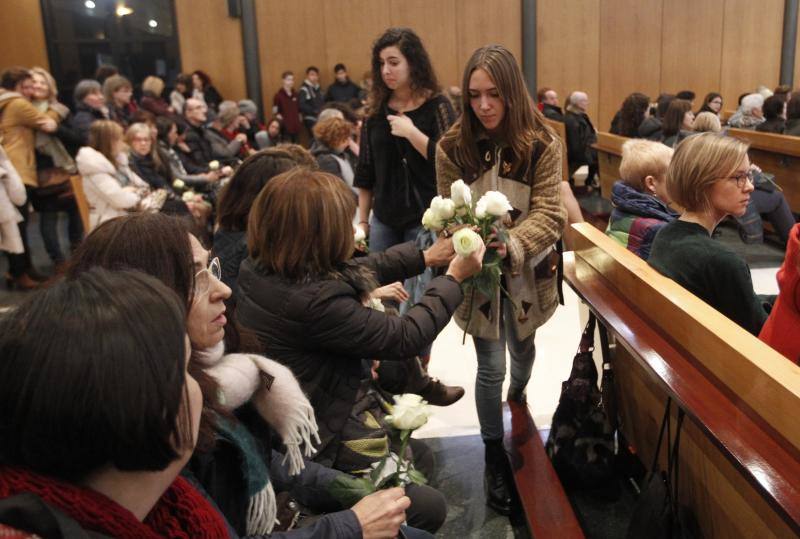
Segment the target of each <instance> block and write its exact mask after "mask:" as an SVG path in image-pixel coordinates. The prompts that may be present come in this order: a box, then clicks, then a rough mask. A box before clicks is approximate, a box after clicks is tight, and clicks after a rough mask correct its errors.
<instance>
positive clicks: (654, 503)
mask: <svg viewBox="0 0 800 539" xmlns="http://www.w3.org/2000/svg"><path fill="white" fill-rule="evenodd" d="M671 404H672V399H671V398H667V404H666V407H665V409H664V419H663V420H662V421H661V429H660V430H659V433H658V442H657V446H656V452H655V456H654V457H653V464H652V466H651V467H650V473H649V474H648V475H647V479H646V480H645V483H644V486H643V488H642V492H641V494H640V496H639V500H638V501H637V502H636V507H635V508H634V510H633V515H632V516H631V521H630V524H629V525H628V533H627V535H626V537H627V538H628V539H639V538H640V537H647V538H648V539H679V538H680V539H694V538H699V537H702V534H701V532H700V527H699V525H698V524H697V520H696V519H695V517H694V515H693V514H692V513H691V511H689V509H688V508H686V507H683V506H681V505H680V504H679V503H678V477H679V474H678V450H679V448H680V441H681V427H682V425H683V419H684V416H685V413H684V411H683V410H681V409H680V408H678V424H677V427H676V429H675V440H674V442H672V444H671V446H670V448H669V453H668V454H667V470H666V472H665V471H663V470H661V469H659V467H658V457H659V455H660V454H661V442H662V441H663V439H664V432H665V431H666V433H667V445H670V443H669V441H670V438H671V433H670V410H671Z"/></svg>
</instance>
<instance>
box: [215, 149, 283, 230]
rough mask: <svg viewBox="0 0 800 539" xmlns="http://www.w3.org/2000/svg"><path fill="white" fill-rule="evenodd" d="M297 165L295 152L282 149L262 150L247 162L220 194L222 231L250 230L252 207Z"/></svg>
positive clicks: (218, 214) (218, 216) (218, 223)
mask: <svg viewBox="0 0 800 539" xmlns="http://www.w3.org/2000/svg"><path fill="white" fill-rule="evenodd" d="M297 165H298V163H297V161H296V160H295V158H294V156H293V155H292V153H291V152H289V151H287V150H286V149H285V148H278V147H275V148H267V149H266V150H261V151H260V152H258V153H255V154H253V155H251V156H250V157H248V158H247V159H245V160H244V162H243V163H242V164H241V165H240V166H239V168H238V169H236V174H234V175H233V178H231V181H229V182H228V184H227V185H225V187H223V188H222V190H221V191H220V194H219V199H218V202H217V225H219V228H220V229H221V230H226V231H229V232H234V231H240V232H243V231H245V230H247V216H248V215H249V214H250V208H251V207H252V206H253V201H254V200H255V199H256V197H257V196H258V194H259V193H260V192H261V189H263V188H264V185H266V183H267V182H268V181H269V180H271V179H272V178H273V177H275V176H277V175H278V174H280V173H281V172H286V171H287V170H289V169H290V168H292V167H295V166H297Z"/></svg>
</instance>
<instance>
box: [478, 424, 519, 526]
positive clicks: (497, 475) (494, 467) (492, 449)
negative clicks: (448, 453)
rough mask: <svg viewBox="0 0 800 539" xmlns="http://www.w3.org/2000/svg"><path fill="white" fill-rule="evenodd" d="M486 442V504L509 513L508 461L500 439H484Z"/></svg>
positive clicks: (504, 513) (484, 481)
mask: <svg viewBox="0 0 800 539" xmlns="http://www.w3.org/2000/svg"><path fill="white" fill-rule="evenodd" d="M484 443H485V444H486V469H485V470H484V473H483V485H484V490H485V492H486V505H488V506H489V507H490V508H491V509H493V510H494V511H495V512H496V513H499V514H501V515H506V516H508V515H510V514H511V503H512V499H511V489H510V487H509V479H510V478H509V475H510V473H509V470H508V461H507V460H506V454H505V450H504V449H503V444H502V442H501V441H500V440H497V441H490V440H484Z"/></svg>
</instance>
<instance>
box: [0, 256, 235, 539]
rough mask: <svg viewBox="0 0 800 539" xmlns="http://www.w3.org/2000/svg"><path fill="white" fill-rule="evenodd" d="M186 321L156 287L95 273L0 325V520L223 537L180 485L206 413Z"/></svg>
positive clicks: (31, 302) (199, 499)
mask: <svg viewBox="0 0 800 539" xmlns="http://www.w3.org/2000/svg"><path fill="white" fill-rule="evenodd" d="M184 319H185V309H184V305H183V302H182V301H181V300H180V299H179V298H178V297H177V296H176V295H175V293H174V292H172V291H171V290H169V289H168V288H167V287H166V286H164V284H162V283H161V282H159V281H158V280H156V279H154V278H153V277H149V276H147V275H143V274H141V273H139V272H134V271H123V272H114V273H112V272H109V271H107V270H103V269H93V270H91V271H87V272H86V273H84V274H83V275H81V276H78V277H77V278H75V279H72V280H69V281H61V282H58V283H56V284H55V285H53V286H51V287H50V288H48V289H46V290H44V291H42V292H40V293H38V294H35V295H33V296H31V297H30V298H29V299H28V300H26V301H25V302H23V303H22V304H21V305H19V306H17V307H16V308H14V309H13V310H11V311H10V312H9V313H5V314H4V315H3V317H2V319H0V328H2V329H0V355H2V357H3V361H2V362H0V405H1V406H2V409H3V410H5V412H4V414H3V419H2V421H1V422H0V462H2V466H0V500H2V501H0V522H12V523H13V525H14V526H15V527H16V528H21V529H22V530H23V531H26V532H30V533H36V534H38V535H41V536H55V535H57V536H59V537H62V536H63V537H67V536H69V537H72V536H75V535H76V533H79V530H85V533H88V534H90V535H94V534H102V535H103V536H111V537H121V538H134V537H163V536H185V537H209V538H210V537H227V536H228V530H227V528H226V525H225V522H224V519H223V518H222V517H221V515H220V514H219V513H218V512H217V510H216V509H215V508H214V507H213V506H212V505H211V504H210V503H209V502H208V501H207V500H206V498H205V497H204V496H203V495H201V494H200V493H199V492H198V491H197V490H196V489H195V488H194V487H193V486H192V485H191V483H190V482H189V481H187V480H186V479H184V478H183V477H179V473H180V471H181V469H182V468H183V467H184V465H185V464H186V463H187V461H188V460H189V458H190V457H191V455H192V451H193V448H194V446H195V443H196V442H197V437H198V427H199V425H200V413H201V410H202V395H201V391H200V388H199V387H198V384H197V382H196V381H195V380H194V379H193V378H192V376H191V375H190V374H188V373H187V371H186V368H187V364H188V363H189V353H190V349H189V348H188V346H187V340H186V326H185V322H184ZM76 320H80V326H76V324H75V322H76ZM87 335H88V336H91V338H88V339H87V338H86V337H87ZM143 338H144V339H146V341H143V340H142V339H143ZM23 403H24V405H23ZM9 519H12V520H9ZM54 528H55V529H54ZM81 536H83V534H81ZM86 536H88V535H86Z"/></svg>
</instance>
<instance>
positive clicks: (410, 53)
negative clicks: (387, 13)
mask: <svg viewBox="0 0 800 539" xmlns="http://www.w3.org/2000/svg"><path fill="white" fill-rule="evenodd" d="M386 47H397V48H398V49H399V50H400V52H401V53H402V55H403V56H405V58H406V61H407V62H408V71H409V78H410V79H411V91H412V92H413V93H414V94H415V95H417V96H425V97H430V96H433V95H436V94H438V93H439V92H440V91H441V89H440V88H439V81H438V80H437V78H436V73H435V72H434V71H433V65H432V64H431V59H430V57H429V56H428V51H426V50H425V46H424V45H423V44H422V40H421V39H420V38H419V36H418V35H417V34H416V33H415V32H414V30H412V29H410V28H389V29H388V30H386V31H385V32H384V33H383V35H381V36H380V37H379V38H378V39H377V40H375V43H374V44H373V45H372V89H371V91H370V96H369V106H368V108H369V114H370V115H374V114H378V113H380V110H381V107H383V105H384V103H386V102H387V101H388V100H389V96H390V95H391V94H392V91H391V90H390V89H389V87H388V86H386V83H385V82H384V81H383V77H382V76H381V67H382V66H381V56H380V55H381V51H382V50H383V49H385V48H386ZM342 67H344V66H342Z"/></svg>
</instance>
